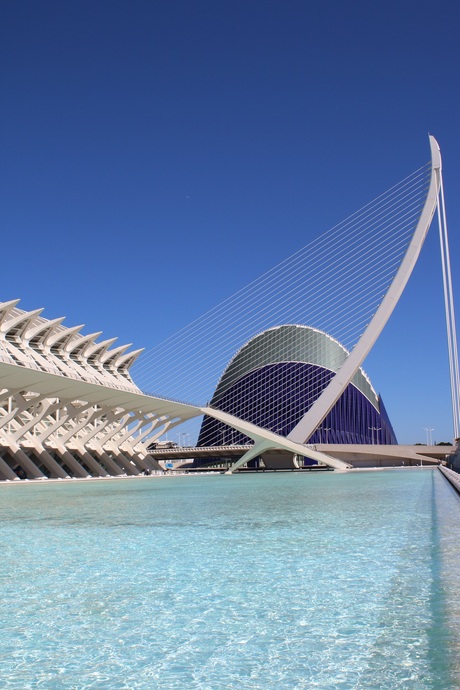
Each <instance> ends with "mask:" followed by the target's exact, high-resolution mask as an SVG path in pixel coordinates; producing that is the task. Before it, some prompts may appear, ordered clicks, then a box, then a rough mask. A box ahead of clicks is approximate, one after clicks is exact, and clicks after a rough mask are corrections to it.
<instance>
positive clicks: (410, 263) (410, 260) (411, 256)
mask: <svg viewBox="0 0 460 690" xmlns="http://www.w3.org/2000/svg"><path fill="white" fill-rule="evenodd" d="M429 139H430V147H431V180H430V187H429V189H428V194H427V197H426V200H425V204H424V206H423V210H422V213H421V215H420V218H419V221H418V223H417V227H416V229H415V232H414V235H413V237H412V240H411V242H410V244H409V246H408V248H407V251H406V254H405V256H404V258H403V260H402V262H401V265H400V267H399V270H398V272H397V273H396V275H395V277H394V278H393V281H392V283H391V285H390V287H389V288H388V290H387V293H386V295H385V297H384V298H383V300H382V302H381V303H380V306H379V307H378V309H377V311H376V312H375V314H374V316H373V317H372V319H371V321H370V323H369V325H368V326H367V328H366V330H365V331H364V333H363V334H362V336H361V338H360V339H359V341H358V343H357V344H356V345H355V347H354V348H353V350H352V351H351V352H350V354H349V355H348V357H347V359H346V360H345V361H344V363H343V364H342V366H341V367H340V369H339V370H338V372H337V374H336V375H335V376H334V377H333V378H332V379H331V381H330V383H329V385H328V386H327V387H326V388H325V389H324V391H323V392H322V393H321V395H320V396H319V398H318V399H317V400H316V402H315V403H314V404H313V405H312V406H311V408H310V409H309V410H308V412H306V413H305V415H304V416H303V417H302V419H301V420H300V422H299V423H298V424H297V425H296V426H295V427H294V429H293V430H292V431H291V433H290V434H289V435H288V437H287V438H288V439H290V440H291V441H295V442H297V443H305V441H306V440H307V439H308V438H310V436H311V435H312V433H313V432H314V431H315V429H316V428H317V427H318V426H319V425H320V424H321V422H322V421H323V419H324V418H325V417H326V415H327V414H328V412H329V411H330V410H331V409H332V407H333V406H334V405H335V403H336V402H337V400H338V399H339V397H340V396H341V395H342V393H343V391H344V390H345V388H346V387H347V386H348V384H349V383H350V381H351V379H352V378H353V376H354V374H355V372H356V371H357V370H358V368H359V367H360V366H361V364H362V363H363V361H364V359H365V358H366V356H367V355H368V353H369V351H370V350H371V348H372V346H373V345H374V343H375V341H376V340H377V338H378V337H379V335H380V333H381V331H382V329H383V327H384V326H385V324H386V322H387V321H388V319H389V318H390V316H391V313H392V312H393V309H394V308H395V306H396V304H397V303H398V300H399V298H400V297H401V294H402V292H403V290H404V288H405V286H406V284H407V281H408V280H409V277H410V275H411V273H412V271H413V268H414V266H415V263H416V261H417V259H418V257H419V254H420V251H421V249H422V246H423V242H424V240H425V237H426V235H427V232H428V230H429V228H430V225H431V221H432V220H433V215H434V212H435V210H436V206H437V203H438V195H439V190H440V186H441V170H442V162H441V152H440V149H439V145H438V142H437V141H436V139H435V138H434V137H433V136H431V135H430V137H429Z"/></svg>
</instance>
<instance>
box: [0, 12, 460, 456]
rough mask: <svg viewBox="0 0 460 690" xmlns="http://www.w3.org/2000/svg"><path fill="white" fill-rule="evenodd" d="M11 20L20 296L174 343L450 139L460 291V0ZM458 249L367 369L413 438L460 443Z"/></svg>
mask: <svg viewBox="0 0 460 690" xmlns="http://www.w3.org/2000/svg"><path fill="white" fill-rule="evenodd" d="M0 13H1V21H0V32H1V35H0V59H1V93H2V108H1V111H0V124H1V127H0V138H1V149H2V155H1V165H0V170H1V186H0V189H1V192H0V194H1V200H0V201H1V203H0V222H1V247H2V253H1V257H2V261H1V272H0V281H1V299H2V300H8V299H12V298H15V297H21V299H22V303H21V306H22V307H23V308H25V309H29V308H30V309H32V308H36V307H39V306H41V307H45V312H44V315H46V316H48V317H49V318H53V317H56V316H61V315H66V316H67V324H68V325H69V326H70V325H74V324H77V323H85V324H86V329H85V331H86V332H90V331H93V330H94V331H95V330H103V331H104V335H105V336H106V337H112V336H116V335H117V336H119V342H120V344H121V342H133V343H134V344H135V345H136V346H137V347H146V348H149V347H152V346H154V345H155V344H157V343H158V342H160V341H161V340H163V339H164V338H165V337H167V336H168V335H170V334H171V333H173V332H175V331H176V330H178V329H179V328H180V327H182V326H183V325H184V324H186V323H188V322H189V321H191V320H192V319H194V318H196V317H198V316H199V315H200V314H202V313H203V312H204V311H206V310H207V309H209V308H211V307H212V306H214V305H215V304H216V303H218V302H219V301H221V300H222V299H224V298H225V297H227V296H228V295H231V294H232V293H233V292H235V291H236V290H238V289H239V288H241V287H242V286H244V285H245V284H246V283H247V282H249V280H251V279H253V278H254V277H256V276H257V275H259V274H260V273H262V272H263V271H265V270H267V269H268V268H270V267H271V266H273V265H274V264H276V263H278V262H279V260H280V259H282V258H284V257H285V256H288V255H290V254H291V253H292V252H294V251H295V250H296V249H298V248H299V247H301V246H303V245H305V244H307V243H308V242H309V241H310V240H311V239H312V238H314V237H316V236H317V235H318V234H320V233H321V232H323V231H324V230H326V229H327V228H329V227H330V226H332V225H334V224H335V223H337V222H338V221H340V220H342V219H343V218H345V217H346V216H348V215H349V214H350V213H352V212H353V211H355V210H357V209H358V208H360V207H361V206H362V205H364V204H365V203H367V202H368V201H369V200H371V199H373V198H374V197H375V196H377V195H378V194H379V193H381V192H383V191H384V190H385V189H387V188H388V187H390V186H391V185H392V184H394V183H395V182H397V181H398V180H400V179H401V178H403V177H404V176H405V175H407V174H409V173H411V172H412V171H413V170H415V169H416V168H417V167H419V166H420V165H421V164H423V163H425V162H426V161H427V160H428V158H429V146H428V139H427V133H428V132H431V133H433V134H434V135H435V136H436V137H437V138H438V141H439V143H440V145H441V149H442V152H443V159H444V173H445V188H446V200H447V211H448V221H449V228H450V239H451V251H452V256H453V279H454V291H455V293H456V295H458V293H459V286H460V268H459V262H458V258H457V257H458V256H459V244H460V241H459V239H458V227H459V220H460V197H459V194H458V189H459V187H460V133H459V126H458V113H459V111H460V96H459V87H458V84H459V79H458V68H459V65H460V60H459V57H460V42H459V41H458V26H459V23H460V4H459V3H458V2H454V1H449V0H441V1H440V2H439V3H438V4H437V5H436V7H434V6H433V4H432V3H428V2H425V0H420V1H418V2H408V1H407V2H405V1H403V2H394V1H393V0H390V1H389V2H385V3H383V2H368V1H366V2H361V1H358V2H347V3H345V2H343V1H340V2H338V1H329V2H321V3H319V2H308V1H306V0H304V1H303V2H300V1H298V0H283V1H281V0H279V1H275V2H273V1H270V0H264V1H263V2H262V1H259V0H249V1H248V0H246V2H242V1H240V0H232V2H219V1H216V0H214V1H213V2H211V1H210V0H209V1H202V0H196V1H191V0H188V1H185V0H169V1H168V2H166V1H164V0H161V1H156V2H155V1H152V0H149V1H147V0H145V1H144V0H131V1H130V2H126V1H125V2H119V1H116V0H110V2H109V1H108V0H99V1H97V2H94V1H92V0H91V1H86V0H79V1H78V2H76V1H73V0H67V2H64V3H63V2H60V1H59V2H58V1H55V2H50V1H46V0H42V1H41V2H35V1H25V0H17V1H16V2H11V3H2V7H1V9H0ZM436 233H437V228H436V226H435V225H433V228H432V230H431V232H430V235H429V238H428V240H427V244H426V246H425V248H424V250H423V253H422V256H421V259H420V262H419V265H418V266H417V268H416V270H415V273H414V275H413V276H412V278H411V281H410V283H409V286H408V288H407V291H406V293H405V294H404V295H403V298H402V299H401V302H400V304H399V305H398V307H397V310H396V311H395V313H394V314H393V317H392V319H391V321H390V322H389V323H388V325H387V327H386V329H385V331H384V333H383V334H382V336H381V339H380V340H379V342H378V344H377V345H376V346H375V348H374V350H373V352H372V353H371V355H370V356H369V357H368V359H367V360H366V362H365V369H366V371H367V372H368V374H369V375H370V377H371V380H372V382H373V384H374V386H375V387H376V388H377V390H379V391H380V392H381V394H382V396H383V399H384V401H385V405H386V407H387V410H388V412H389V415H390V417H391V419H392V421H393V424H394V426H395V429H396V432H397V435H398V438H399V440H400V442H416V441H424V440H425V432H424V431H423V427H425V426H430V427H433V428H434V429H435V431H434V432H433V437H434V439H435V440H437V441H440V440H449V439H450V438H451V436H452V423H451V412H450V392H449V380H448V364H447V347H446V340H445V325H444V314H443V301H442V282H441V274H440V262H439V250H438V242H437V235H436ZM459 299H460V297H459ZM457 301H458V300H457Z"/></svg>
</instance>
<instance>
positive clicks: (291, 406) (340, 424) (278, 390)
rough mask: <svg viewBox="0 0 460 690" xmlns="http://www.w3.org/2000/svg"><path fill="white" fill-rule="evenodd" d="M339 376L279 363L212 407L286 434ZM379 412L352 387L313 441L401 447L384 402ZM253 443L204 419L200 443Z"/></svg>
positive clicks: (219, 396)
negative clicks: (326, 387) (397, 445)
mask: <svg viewBox="0 0 460 690" xmlns="http://www.w3.org/2000/svg"><path fill="white" fill-rule="evenodd" d="M333 376H334V372H332V371H330V370H328V369H326V368H324V367H320V366H318V365H312V364H307V363H304V362H277V363H274V364H269V365H265V366H263V367H261V368H258V369H255V370H252V371H250V372H248V373H246V374H244V375H243V376H241V377H240V378H239V379H238V380H237V381H235V382H234V383H233V384H232V385H231V386H230V387H229V388H227V389H226V390H225V391H224V392H223V393H221V394H216V395H215V396H214V398H213V400H212V401H211V403H210V404H211V407H215V408H217V409H220V410H223V411H224V412H228V413H230V414H232V415H235V416H237V417H239V418H241V419H244V420H245V421H248V422H252V423H253V424H257V425H258V426H261V427H263V428H265V429H269V430H271V431H274V432H275V433H278V434H280V435H282V436H287V435H288V434H289V433H290V431H291V430H292V429H293V427H294V426H295V425H296V424H297V423H298V422H299V421H300V419H301V418H302V417H303V415H304V414H305V412H307V411H308V409H309V408H310V407H311V405H312V404H313V403H314V402H315V400H316V399H317V398H318V397H319V395H320V394H321V392H322V391H323V389H324V388H325V386H326V385H327V384H328V383H329V381H330V380H331V378H332V377H333ZM378 405H379V409H376V407H375V406H374V405H373V404H372V403H371V402H370V400H369V399H368V398H367V397H366V396H365V395H364V394H363V393H362V392H361V391H360V390H358V388H356V386H354V385H353V384H352V383H350V384H349V385H348V386H347V388H346V389H345V391H344V392H343V394H342V396H341V397H340V398H339V400H338V401H337V403H336V404H335V405H334V407H333V408H332V410H331V411H330V412H329V414H328V415H327V417H326V418H325V420H324V421H323V423H322V425H321V427H320V428H319V429H317V430H316V431H315V432H314V433H313V435H312V436H311V438H310V439H308V441H307V442H308V443H379V444H395V443H397V441H396V437H395V433H394V431H393V428H392V426H391V423H390V421H389V419H388V416H387V413H386V411H385V408H384V405H383V402H382V400H381V399H380V398H379V399H378ZM248 442H250V439H248V438H247V437H246V436H244V435H243V434H241V433H240V432H238V431H236V430H234V429H232V428H231V427H229V426H227V425H226V424H223V423H222V422H220V421H218V420H215V419H211V418H210V417H205V418H204V420H203V424H202V427H201V431H200V435H199V439H198V445H201V446H222V445H233V444H243V443H248Z"/></svg>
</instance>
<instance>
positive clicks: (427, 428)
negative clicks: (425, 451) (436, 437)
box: [423, 426, 434, 446]
mask: <svg viewBox="0 0 460 690" xmlns="http://www.w3.org/2000/svg"><path fill="white" fill-rule="evenodd" d="M423 430H424V431H426V445H427V446H432V445H433V437H432V435H431V432H432V431H434V429H433V427H431V426H424V427H423Z"/></svg>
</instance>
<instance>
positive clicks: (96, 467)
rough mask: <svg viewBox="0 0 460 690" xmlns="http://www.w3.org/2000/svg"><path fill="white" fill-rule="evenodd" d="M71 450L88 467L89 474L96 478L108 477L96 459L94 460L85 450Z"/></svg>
mask: <svg viewBox="0 0 460 690" xmlns="http://www.w3.org/2000/svg"><path fill="white" fill-rule="evenodd" d="M72 450H75V453H77V455H79V457H80V458H81V459H82V460H83V461H84V463H85V465H86V466H87V467H89V469H90V470H91V472H93V473H94V474H96V475H97V476H98V477H108V476H109V473H108V472H106V471H105V469H104V468H103V467H102V465H100V464H99V463H98V461H97V460H96V458H94V457H93V456H92V455H91V453H89V452H88V451H87V450H80V449H79V448H75V449H73V448H72Z"/></svg>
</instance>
